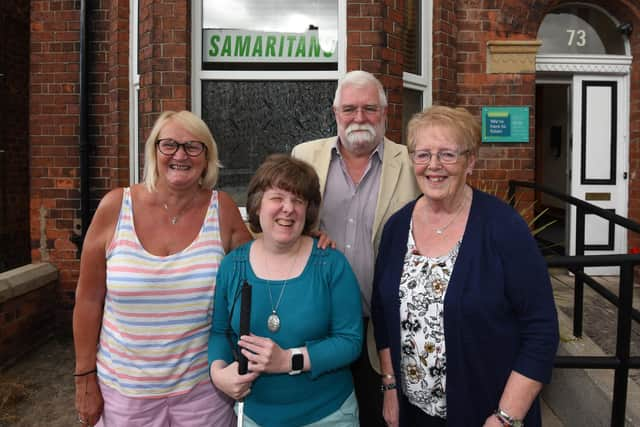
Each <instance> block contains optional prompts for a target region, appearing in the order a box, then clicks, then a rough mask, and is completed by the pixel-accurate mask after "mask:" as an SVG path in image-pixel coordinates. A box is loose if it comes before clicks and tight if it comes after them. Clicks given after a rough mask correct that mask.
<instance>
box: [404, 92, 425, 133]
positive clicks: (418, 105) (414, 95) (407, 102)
mask: <svg viewBox="0 0 640 427" xmlns="http://www.w3.org/2000/svg"><path fill="white" fill-rule="evenodd" d="M420 111H422V91H421V90H413V89H409V88H406V87H405V88H404V89H403V91H402V129H403V132H402V143H403V144H406V143H407V142H408V141H407V125H408V124H409V120H411V117H412V116H413V115H414V114H415V113H418V112H420Z"/></svg>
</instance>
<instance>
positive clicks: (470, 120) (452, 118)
mask: <svg viewBox="0 0 640 427" xmlns="http://www.w3.org/2000/svg"><path fill="white" fill-rule="evenodd" d="M431 126H441V127H445V128H447V129H450V130H452V131H453V132H454V134H455V136H456V137H457V138H456V139H457V141H456V142H457V143H458V144H460V145H462V147H463V148H464V149H465V150H469V151H470V152H471V153H472V154H474V155H477V154H478V146H479V144H480V137H481V129H480V124H479V123H478V120H477V119H476V118H475V117H474V116H473V115H472V114H471V113H470V112H469V111H468V110H466V109H465V108H451V107H445V106H442V105H434V106H432V107H429V108H427V109H426V110H424V111H421V112H419V113H416V114H414V115H413V117H411V120H409V124H408V125H407V135H408V138H407V141H408V142H407V148H408V150H409V152H410V153H412V152H414V151H415V150H416V134H417V133H418V130H419V129H423V128H427V127H431Z"/></svg>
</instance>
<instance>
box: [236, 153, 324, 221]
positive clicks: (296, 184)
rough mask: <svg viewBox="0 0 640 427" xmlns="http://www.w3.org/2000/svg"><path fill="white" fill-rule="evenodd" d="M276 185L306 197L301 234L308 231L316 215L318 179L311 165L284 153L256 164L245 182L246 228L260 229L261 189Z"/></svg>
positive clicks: (317, 213) (317, 211) (303, 197)
mask: <svg viewBox="0 0 640 427" xmlns="http://www.w3.org/2000/svg"><path fill="white" fill-rule="evenodd" d="M270 188H278V189H281V190H285V191H289V192H291V193H293V194H295V195H296V196H298V197H301V198H302V199H304V200H305V201H307V212H306V219H305V223H304V229H303V230H302V234H309V233H310V232H311V230H312V229H313V228H314V227H315V226H316V222H317V221H318V216H319V215H320V202H321V200H322V196H321V194H320V181H319V180H318V175H317V174H316V172H315V170H314V169H313V167H312V166H311V165H310V164H308V163H307V162H305V161H302V160H299V159H294V158H293V157H291V156H289V155H288V154H273V155H271V156H269V157H267V159H266V160H265V161H264V162H263V163H262V164H261V165H260V167H259V168H258V170H257V171H256V173H255V174H254V175H253V178H251V182H249V190H248V195H247V213H248V214H249V228H251V231H253V232H254V233H261V232H262V227H261V226H260V217H259V214H258V212H259V210H260V204H261V203H262V197H263V196H264V193H265V191H267V190H268V189H270Z"/></svg>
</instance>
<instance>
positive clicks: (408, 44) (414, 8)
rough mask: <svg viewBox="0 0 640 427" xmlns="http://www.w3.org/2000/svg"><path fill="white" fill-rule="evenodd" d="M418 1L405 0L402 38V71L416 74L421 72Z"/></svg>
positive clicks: (419, 11)
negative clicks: (404, 27) (403, 33)
mask: <svg viewBox="0 0 640 427" xmlns="http://www.w3.org/2000/svg"><path fill="white" fill-rule="evenodd" d="M420 3H421V2H420V0H406V2H405V5H406V7H405V12H404V13H405V23H406V25H407V31H406V33H405V38H404V71H405V72H407V73H412V74H416V75H420V74H422V69H421V68H422V67H421V66H422V35H421V31H420V29H421V22H420V21H421V20H420V16H421V10H420Z"/></svg>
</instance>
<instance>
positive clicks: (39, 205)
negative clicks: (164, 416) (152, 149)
mask: <svg viewBox="0 0 640 427" xmlns="http://www.w3.org/2000/svg"><path fill="white" fill-rule="evenodd" d="M87 7H88V10H89V13H88V20H87V51H88V54H87V72H88V76H87V77H88V78H87V80H88V82H87V83H88V93H89V101H88V102H89V106H88V114H89V117H88V140H89V144H90V147H91V148H90V150H89V153H90V162H89V168H90V177H91V179H90V197H91V206H90V209H91V211H93V210H94V209H95V207H96V206H97V203H98V201H99V200H100V198H101V197H102V196H103V195H104V194H105V193H106V192H107V191H108V190H110V189H112V188H114V187H117V186H119V185H124V184H126V183H127V182H128V43H129V38H128V33H129V29H128V25H129V19H128V14H129V10H128V1H125V0H119V1H107V0H100V1H88V2H87ZM31 12H32V13H31V43H30V46H31V58H30V66H31V73H30V77H31V83H30V91H31V95H30V120H29V133H30V138H29V141H30V148H31V153H30V157H31V167H30V174H31V209H30V224H31V233H30V234H31V246H32V250H31V257H32V259H33V261H36V262H37V261H49V262H51V263H53V264H54V265H55V266H56V267H57V268H58V269H59V271H60V278H59V280H60V287H59V291H58V297H59V300H58V301H59V302H58V304H57V308H58V315H59V316H58V320H59V321H60V322H61V324H62V325H63V326H68V325H69V322H70V314H71V309H72V307H73V301H74V291H75V286H76V282H77V278H78V269H79V259H78V257H79V254H78V248H77V246H76V245H75V244H74V243H72V240H71V239H72V237H73V236H74V230H75V231H76V232H77V231H78V230H80V220H81V215H80V177H79V173H80V170H79V166H80V160H79V155H80V150H79V125H80V119H79V113H80V2H79V1H61V0H32V1H31Z"/></svg>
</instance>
